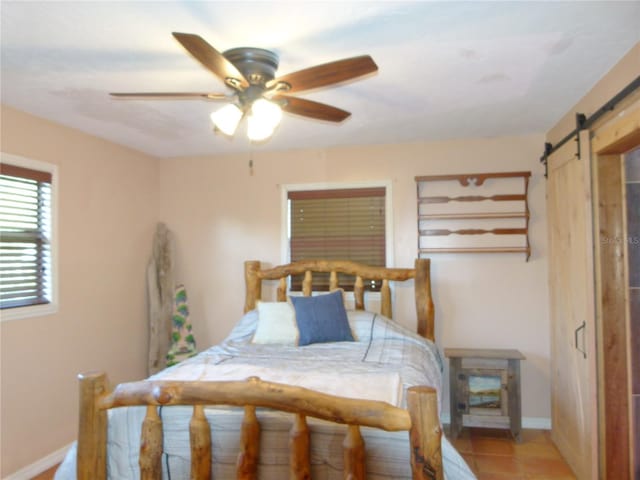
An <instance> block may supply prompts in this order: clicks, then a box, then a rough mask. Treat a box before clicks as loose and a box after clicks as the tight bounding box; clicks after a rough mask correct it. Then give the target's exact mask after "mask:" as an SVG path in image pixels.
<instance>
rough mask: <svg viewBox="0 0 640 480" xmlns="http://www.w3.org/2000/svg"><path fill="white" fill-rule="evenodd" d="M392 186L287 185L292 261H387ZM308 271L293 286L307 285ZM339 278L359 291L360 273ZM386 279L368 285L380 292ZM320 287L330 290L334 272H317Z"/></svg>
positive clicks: (344, 285) (294, 288) (349, 288)
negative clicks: (356, 281) (306, 276)
mask: <svg viewBox="0 0 640 480" xmlns="http://www.w3.org/2000/svg"><path fill="white" fill-rule="evenodd" d="M387 190H388V186H387V185H383V186H381V185H374V186H356V187H348V188H345V187H344V186H341V188H337V187H336V188H308V187H307V188H306V189H305V188H304V186H302V187H298V188H293V187H289V189H288V190H287V206H288V208H287V212H288V213H287V217H288V218H287V221H288V236H287V239H288V253H289V260H290V261H298V260H305V259H323V260H351V261H355V262H360V263H366V264H368V265H375V266H386V265H387V261H388V260H389V258H388V254H387V243H388V238H387V237H388V233H387V231H388V229H387V225H388V222H389V219H388V218H387V217H388V215H387V209H388V196H387ZM302 280H303V276H296V277H294V278H292V281H291V290H292V291H300V290H301V289H302ZM338 283H339V285H340V287H341V288H344V289H345V290H347V291H352V290H353V284H354V278H353V277H352V276H349V275H339V276H338ZM380 286H381V282H369V283H367V284H366V285H365V289H367V290H371V291H378V290H379V289H380ZM314 289H316V290H328V289H329V274H328V273H327V274H326V275H324V276H322V275H320V274H315V275H314Z"/></svg>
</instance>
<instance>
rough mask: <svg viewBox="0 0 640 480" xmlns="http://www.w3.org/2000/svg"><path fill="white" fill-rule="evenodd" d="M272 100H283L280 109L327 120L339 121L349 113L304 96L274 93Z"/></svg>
mask: <svg viewBox="0 0 640 480" xmlns="http://www.w3.org/2000/svg"><path fill="white" fill-rule="evenodd" d="M272 98H273V99H274V100H280V101H282V100H285V101H286V103H285V104H284V105H283V106H282V110H284V111H285V112H289V113H294V114H296V115H302V116H304V117H311V118H316V119H318V120H326V121H328V122H341V121H343V120H344V119H345V118H348V117H349V116H350V115H351V113H349V112H347V111H345V110H341V109H339V108H336V107H332V106H331V105H327V104H325V103H319V102H314V101H312V100H307V99H305V98H298V97H289V96H286V95H276V96H274V97H272Z"/></svg>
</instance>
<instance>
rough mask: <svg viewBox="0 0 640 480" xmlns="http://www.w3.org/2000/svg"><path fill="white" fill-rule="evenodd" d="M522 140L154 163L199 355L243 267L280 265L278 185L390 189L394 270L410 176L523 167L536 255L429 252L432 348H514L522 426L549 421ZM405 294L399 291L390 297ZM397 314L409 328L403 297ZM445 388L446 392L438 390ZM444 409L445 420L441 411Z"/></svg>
mask: <svg viewBox="0 0 640 480" xmlns="http://www.w3.org/2000/svg"><path fill="white" fill-rule="evenodd" d="M543 142H544V137H543V136H542V135H531V136H523V137H511V138H492V139H478V140H463V141H450V142H433V143H417V144H405V145H383V146H374V147H352V148H336V149H327V150H302V151H287V152H278V153H257V152H256V153H254V163H255V173H254V175H253V176H251V175H250V174H249V169H248V157H247V156H246V155H234V156H224V157H216V158H214V157H201V158H179V159H172V160H162V161H161V163H160V211H161V212H162V219H163V221H165V222H166V223H167V225H168V226H169V228H170V229H172V230H173V231H174V232H175V233H176V237H177V257H178V260H177V263H178V277H179V280H181V281H183V282H184V283H185V285H186V287H187V292H188V296H189V305H190V311H191V319H192V321H193V323H194V329H195V333H196V340H197V342H198V346H199V347H200V348H204V347H206V346H207V345H211V344H213V343H216V342H218V341H219V340H221V339H222V338H223V337H224V336H225V335H227V333H228V332H229V330H230V329H231V327H232V325H233V323H234V322H235V321H236V320H237V319H238V318H239V317H240V315H241V313H242V307H243V304H244V303H243V302H244V297H243V267H242V262H243V261H244V260H246V259H258V260H261V261H264V262H267V263H269V264H272V265H275V264H278V263H281V261H282V260H283V259H282V258H281V246H280V240H281V208H280V207H281V201H280V185H282V184H294V183H306V182H308V183H320V182H359V181H368V180H390V181H391V182H392V191H393V222H394V228H393V230H394V240H395V245H394V257H395V265H396V266H411V265H413V261H414V258H415V256H416V245H417V232H416V187H415V181H414V177H415V176H416V175H433V174H443V173H471V172H483V171H487V172H493V171H519V170H531V171H532V173H533V176H532V179H531V184H530V196H529V199H530V208H531V212H532V216H531V224H530V226H531V243H532V246H533V255H532V257H531V259H530V260H529V262H525V257H524V255H521V254H498V255H496V254H489V255H486V254H485V255H459V256H449V255H434V256H433V257H432V259H433V267H432V272H433V285H434V296H435V304H436V322H437V329H436V334H437V338H438V344H439V345H440V346H441V347H496V348H500V347H502V348H517V349H520V350H521V351H522V352H523V353H524V355H525V356H526V357H527V360H526V361H525V362H523V412H524V416H525V417H543V418H548V417H549V411H550V410H549V409H550V406H549V320H548V312H547V301H548V300H547V253H546V238H547V233H546V215H545V197H544V193H545V183H544V178H543V176H542V174H543V169H542V166H541V165H540V163H539V161H538V158H539V156H540V153H541V150H542V148H543ZM404 293H405V292H398V295H399V296H401V294H404ZM406 293H409V295H408V296H407V295H403V296H401V298H398V301H397V303H396V308H397V310H396V317H397V318H398V319H400V321H402V322H403V323H404V324H406V325H407V326H409V327H410V328H415V317H414V316H410V315H412V312H413V305H412V301H413V298H412V297H411V295H410V292H406ZM445 390H448V388H447V387H446V386H445ZM447 401H448V400H446V401H445V411H448V404H447V403H446V402H447Z"/></svg>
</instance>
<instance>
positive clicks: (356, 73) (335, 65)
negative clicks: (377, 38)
mask: <svg viewBox="0 0 640 480" xmlns="http://www.w3.org/2000/svg"><path fill="white" fill-rule="evenodd" d="M377 70H378V66H377V65H376V64H375V62H374V61H373V59H372V58H371V57H370V56H369V55H362V56H360V57H353V58H345V59H344V60H337V61H335V62H330V63H325V64H322V65H316V66H315V67H310V68H307V69H305V70H299V71H297V72H293V73H289V74H287V75H283V76H282V77H278V78H275V79H273V80H271V81H270V82H268V83H267V88H271V87H274V86H276V85H277V84H279V83H286V84H289V85H290V87H291V88H289V89H287V90H285V91H286V92H287V93H294V92H300V91H302V90H310V89H312V88H318V87H324V86H327V85H332V84H334V83H339V82H343V81H345V80H351V79H352V78H357V77H361V76H362V75H366V74H368V73H372V72H376V71H377Z"/></svg>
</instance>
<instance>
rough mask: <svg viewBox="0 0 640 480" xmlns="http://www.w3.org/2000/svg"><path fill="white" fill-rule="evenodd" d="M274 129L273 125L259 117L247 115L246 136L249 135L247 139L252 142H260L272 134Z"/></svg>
mask: <svg viewBox="0 0 640 480" xmlns="http://www.w3.org/2000/svg"><path fill="white" fill-rule="evenodd" d="M274 130H275V127H273V126H271V125H270V124H268V123H265V122H263V121H261V120H260V118H259V117H256V116H255V115H249V119H248V126H247V136H248V137H249V140H251V141H253V142H261V141H263V140H266V139H267V138H269V137H270V136H271V135H273V131H274Z"/></svg>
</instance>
